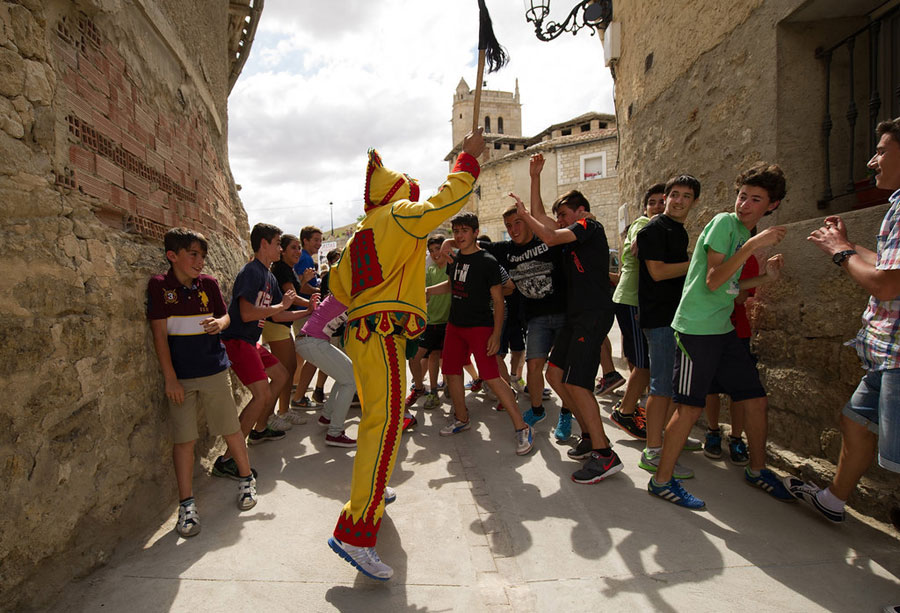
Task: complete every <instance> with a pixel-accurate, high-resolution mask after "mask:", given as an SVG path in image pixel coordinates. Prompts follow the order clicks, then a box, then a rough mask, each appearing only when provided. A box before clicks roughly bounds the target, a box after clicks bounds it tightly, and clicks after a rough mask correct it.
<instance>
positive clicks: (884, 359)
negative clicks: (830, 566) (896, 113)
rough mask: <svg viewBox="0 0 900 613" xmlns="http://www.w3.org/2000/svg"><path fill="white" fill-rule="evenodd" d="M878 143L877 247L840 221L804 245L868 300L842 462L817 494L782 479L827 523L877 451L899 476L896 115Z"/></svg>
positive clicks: (874, 163) (840, 512) (840, 513)
mask: <svg viewBox="0 0 900 613" xmlns="http://www.w3.org/2000/svg"><path fill="white" fill-rule="evenodd" d="M876 134H877V135H878V138H879V142H878V146H877V147H876V149H875V155H874V156H873V157H872V159H871V160H869V164H868V166H869V168H870V169H872V170H873V171H875V173H876V174H875V184H876V185H877V186H878V187H879V188H881V189H889V190H894V193H893V195H892V196H891V197H890V208H889V209H888V211H887V214H886V215H885V216H884V221H882V222H881V229H880V230H879V232H878V237H877V246H876V250H875V251H874V252H873V251H870V250H868V249H866V248H865V247H862V246H860V245H854V244H853V243H851V242H850V241H849V240H848V239H847V228H846V226H844V221H843V220H842V219H841V218H840V217H838V216H836V215H833V216H830V217H826V218H825V225H824V226H823V227H821V228H819V229H818V230H815V231H814V232H813V233H812V234H810V236H809V240H810V241H812V242H813V243H815V244H816V246H817V247H819V248H820V249H821V250H822V251H824V252H825V253H827V254H828V255H830V256H831V259H832V261H833V262H834V263H835V264H837V265H838V266H840V267H841V268H843V269H844V270H846V271H847V273H848V274H849V275H850V277H851V278H852V279H853V280H854V281H856V282H857V283H858V284H859V285H860V286H862V287H863V288H865V290H866V291H868V292H869V293H870V294H871V295H872V297H871V298H870V299H869V305H868V307H867V308H866V311H865V313H863V316H862V320H863V327H862V329H861V330H860V331H859V333H858V334H857V335H856V339H855V340H854V341H853V344H854V345H855V346H856V350H857V353H858V354H859V357H860V360H862V363H863V366H864V367H865V369H866V374H865V376H864V377H863V378H862V381H860V383H859V386H858V387H857V388H856V391H855V392H854V393H853V396H851V397H850V401H849V402H847V405H846V406H845V407H844V411H843V414H842V415H841V434H842V435H843V441H842V445H841V457H840V462H839V463H838V468H837V472H836V473H835V476H834V480H833V481H832V482H831V485H829V486H828V487H827V488H826V489H824V490H820V489H818V488H817V487H815V486H814V485H810V484H807V483H804V482H803V481H800V480H799V479H795V478H793V477H788V478H787V479H785V486H786V487H787V488H788V489H789V490H790V491H791V493H792V494H793V495H794V496H796V497H797V498H799V499H800V500H803V501H805V502H807V503H809V504H810V505H812V506H813V507H814V508H815V509H816V510H818V511H819V512H820V513H822V515H824V516H825V517H827V518H828V519H830V520H831V521H834V522H841V521H844V505H845V503H846V501H847V498H849V496H850V494H851V492H852V491H853V489H854V488H855V487H856V484H857V482H858V481H859V479H860V477H862V475H863V473H864V472H865V471H866V470H867V469H868V467H869V466H870V465H871V463H872V459H873V458H874V457H875V455H876V451H877V454H878V464H879V465H881V466H882V467H883V468H886V469H888V470H890V471H893V472H900V117H898V118H897V119H894V120H893V121H883V122H881V123H880V124H878V127H877V128H876Z"/></svg>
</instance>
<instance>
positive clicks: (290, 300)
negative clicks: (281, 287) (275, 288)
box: [281, 289, 297, 309]
mask: <svg viewBox="0 0 900 613" xmlns="http://www.w3.org/2000/svg"><path fill="white" fill-rule="evenodd" d="M296 298H297V292H295V291H294V290H292V289H289V290H288V291H286V292H285V293H284V296H282V298H281V306H282V308H284V309H288V308H290V307H291V305H292V304H294V300H295V299H296Z"/></svg>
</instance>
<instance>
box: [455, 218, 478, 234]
mask: <svg viewBox="0 0 900 613" xmlns="http://www.w3.org/2000/svg"><path fill="white" fill-rule="evenodd" d="M456 226H465V227H467V228H471V229H472V232H475V233H477V232H478V215H476V214H475V213H460V214H459V215H457V216H456V217H454V218H453V219H451V220H450V227H451V228H455V227H456Z"/></svg>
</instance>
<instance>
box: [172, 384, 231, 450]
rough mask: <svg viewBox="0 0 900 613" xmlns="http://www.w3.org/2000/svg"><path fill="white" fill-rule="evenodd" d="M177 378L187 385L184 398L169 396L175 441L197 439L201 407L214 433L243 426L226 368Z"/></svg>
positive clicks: (225, 431) (210, 429)
mask: <svg viewBox="0 0 900 613" xmlns="http://www.w3.org/2000/svg"><path fill="white" fill-rule="evenodd" d="M178 382H179V383H181V386H182V387H183V388H184V402H182V403H181V404H175V403H174V402H172V400H171V399H168V398H167V400H168V402H169V415H171V417H172V439H173V440H174V442H175V443H176V444H177V443H189V442H191V441H195V440H197V438H198V437H199V434H198V432H197V414H198V413H199V411H200V410H201V409H202V410H203V412H204V413H205V414H206V426H207V428H209V432H210V433H211V434H212V435H213V436H226V435H228V434H234V433H235V432H237V431H238V430H240V429H241V422H239V421H238V412H237V407H236V406H235V404H234V396H232V395H231V384H230V383H229V381H228V371H227V369H226V370H223V371H222V372H220V373H216V374H214V375H209V376H208V377H195V378H193V379H179V380H178Z"/></svg>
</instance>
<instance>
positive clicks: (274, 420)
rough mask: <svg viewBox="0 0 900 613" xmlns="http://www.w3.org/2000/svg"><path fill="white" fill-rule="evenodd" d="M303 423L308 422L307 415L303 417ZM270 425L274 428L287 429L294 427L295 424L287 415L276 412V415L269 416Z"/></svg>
mask: <svg viewBox="0 0 900 613" xmlns="http://www.w3.org/2000/svg"><path fill="white" fill-rule="evenodd" d="M301 423H304V424H305V423H306V418H305V417H304V418H303V421H302V422H301ZM269 427H270V428H271V429H272V430H282V431H287V430H290V429H291V428H293V427H294V424H292V423H291V421H290V420H289V419H287V417H284V416H282V415H279V414H278V413H275V414H274V415H272V417H270V418H269Z"/></svg>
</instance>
